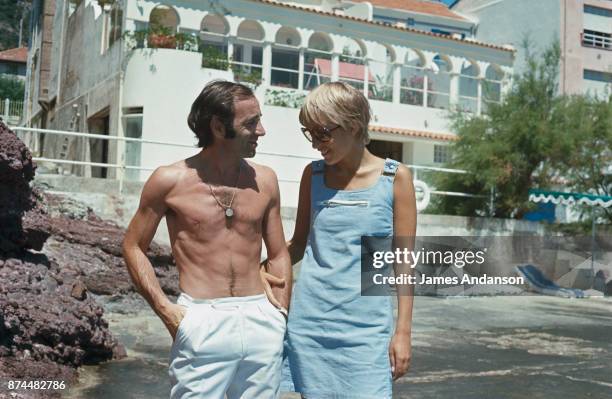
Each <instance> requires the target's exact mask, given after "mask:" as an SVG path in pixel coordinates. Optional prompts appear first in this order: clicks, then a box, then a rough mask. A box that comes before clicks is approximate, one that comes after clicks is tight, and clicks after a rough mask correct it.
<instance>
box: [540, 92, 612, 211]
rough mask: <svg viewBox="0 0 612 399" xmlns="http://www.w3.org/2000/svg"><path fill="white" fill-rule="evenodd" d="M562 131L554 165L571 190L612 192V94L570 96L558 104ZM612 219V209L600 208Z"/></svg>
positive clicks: (600, 193) (553, 167)
mask: <svg viewBox="0 0 612 399" xmlns="http://www.w3.org/2000/svg"><path fill="white" fill-rule="evenodd" d="M557 112H558V113H559V115H561V124H560V129H559V133H560V134H561V135H563V136H564V137H562V139H561V140H559V145H558V146H556V150H557V153H556V154H554V156H553V159H552V163H553V165H552V169H553V170H557V171H558V175H559V176H562V180H563V183H564V185H565V186H566V187H567V188H568V189H569V190H571V191H574V192H580V193H591V194H599V195H606V196H612V95H609V97H608V98H605V97H600V98H598V97H592V96H578V95H575V96H568V97H564V98H563V99H562V101H561V102H560V103H559V105H558V111H557ZM597 213H598V214H599V215H602V216H603V217H604V218H605V219H607V221H608V222H609V223H612V209H610V208H607V209H606V208H600V207H598V208H597Z"/></svg>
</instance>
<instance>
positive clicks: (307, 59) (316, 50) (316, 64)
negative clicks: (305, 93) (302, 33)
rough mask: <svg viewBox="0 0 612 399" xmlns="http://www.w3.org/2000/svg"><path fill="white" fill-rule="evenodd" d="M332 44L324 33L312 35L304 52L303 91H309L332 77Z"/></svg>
mask: <svg viewBox="0 0 612 399" xmlns="http://www.w3.org/2000/svg"><path fill="white" fill-rule="evenodd" d="M332 49H333V43H332V41H331V39H330V38H329V36H328V35H327V34H325V33H320V32H317V33H313V34H312V36H310V39H309V40H308V49H307V50H306V51H304V90H311V89H314V88H315V87H317V86H319V85H320V84H322V83H326V82H330V81H331V77H332V68H331V66H332V63H331V59H332Z"/></svg>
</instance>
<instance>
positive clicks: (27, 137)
mask: <svg viewBox="0 0 612 399" xmlns="http://www.w3.org/2000/svg"><path fill="white" fill-rule="evenodd" d="M11 129H12V130H13V131H14V132H15V133H16V134H17V135H18V137H19V138H20V139H21V140H22V141H23V142H24V143H25V145H26V146H27V147H28V148H29V149H30V151H32V155H33V160H34V161H37V162H49V163H53V164H65V165H77V166H84V167H89V168H91V167H96V168H111V169H116V170H117V171H118V173H117V174H116V177H115V179H116V180H118V181H119V191H120V192H121V191H122V190H123V185H124V180H130V179H126V171H129V170H138V171H152V170H154V169H155V167H149V166H142V165H129V164H127V163H126V156H125V152H126V151H125V148H124V149H123V152H121V149H119V148H118V149H117V154H118V156H117V157H116V158H117V162H116V163H110V162H93V161H91V160H88V159H69V155H70V154H68V153H64V152H61V153H60V154H59V155H60V157H44V156H42V153H43V149H42V148H41V147H42V145H41V142H43V141H44V140H45V139H44V136H47V135H48V136H63V137H64V138H67V137H75V138H84V139H86V140H87V141H86V142H85V144H86V145H87V146H89V145H90V144H91V142H89V140H107V141H109V142H116V143H136V144H155V145H161V146H164V147H174V148H191V149H194V150H195V149H197V148H196V147H195V146H194V145H189V144H180V143H173V142H169V141H161V140H148V139H141V138H133V137H119V136H109V135H105V134H93V133H81V132H69V131H64V130H53V129H38V128H30V127H14V128H11ZM258 154H259V155H262V156H272V157H282V158H293V159H296V158H297V159H303V160H308V161H313V160H316V159H317V158H315V157H310V156H304V155H300V154H287V153H277V152H258ZM406 166H407V167H408V168H409V169H410V170H411V172H412V176H413V178H414V179H415V180H417V179H419V177H422V176H420V175H422V174H423V172H438V173H454V174H465V173H468V172H466V171H465V170H458V169H449V168H442V167H433V166H423V165H410V164H407V165H406ZM56 173H58V174H61V170H60V169H57V171H56ZM278 180H279V181H280V182H285V183H299V182H300V180H299V179H293V178H285V177H282V176H280V177H279V179H278ZM430 193H431V194H434V195H446V196H454V197H486V196H482V195H475V194H470V193H461V192H451V191H438V190H435V189H433V190H431V191H430Z"/></svg>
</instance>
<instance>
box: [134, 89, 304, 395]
mask: <svg viewBox="0 0 612 399" xmlns="http://www.w3.org/2000/svg"><path fill="white" fill-rule="evenodd" d="M188 124H189V127H190V128H191V130H193V131H194V133H195V134H196V136H197V138H198V140H199V143H198V146H199V147H202V148H203V149H202V151H201V152H200V153H199V154H197V155H195V156H193V157H191V158H188V159H185V160H183V161H180V162H177V163H175V164H172V165H169V166H163V167H160V168H158V169H157V170H156V171H155V172H154V173H153V174H152V175H151V177H150V178H149V180H148V181H147V182H146V184H145V186H144V188H143V191H142V196H141V200H140V206H139V208H138V211H137V212H136V215H135V216H134V218H133V219H132V221H131V223H130V225H129V227H128V230H127V233H126V236H125V240H124V242H123V254H124V257H125V261H126V264H127V267H128V270H129V273H130V276H131V277H132V280H133V282H134V284H135V286H136V287H137V289H138V291H139V292H140V294H141V295H142V296H144V298H145V299H146V300H147V301H148V302H149V304H150V305H151V307H152V308H153V310H154V311H155V313H157V315H158V316H159V317H160V318H161V320H162V321H163V323H164V324H165V325H166V327H167V328H168V331H169V332H170V335H171V336H172V338H173V340H174V343H173V345H172V350H171V353H170V369H169V374H170V377H171V380H172V390H171V394H170V395H171V398H205V399H223V398H224V397H225V395H227V398H228V399H234V398H243V399H247V398H258V399H259V398H263V399H265V398H276V397H277V396H278V392H279V384H280V375H281V373H280V366H281V356H282V349H283V337H284V334H285V329H286V317H285V316H286V309H287V308H288V305H289V298H290V296H291V286H290V282H291V281H292V278H291V263H290V258H289V255H288V252H287V248H286V246H285V238H284V235H283V228H282V225H281V218H280V203H279V201H280V199H279V189H278V181H277V179H276V175H275V174H274V172H273V171H272V170H271V169H269V168H267V167H265V166H261V165H257V164H255V163H253V162H247V161H246V160H244V158H250V157H253V156H254V155H255V149H256V148H257V140H258V139H259V138H260V137H262V136H263V135H264V134H265V131H264V128H263V126H262V124H261V111H260V109H259V103H258V101H257V99H256V98H255V96H254V95H253V92H252V91H251V90H250V89H249V88H248V87H246V86H243V85H240V84H237V83H232V82H224V81H215V82H212V83H210V84H208V85H207V86H206V87H205V88H204V90H202V92H201V94H200V95H199V96H198V98H197V99H196V100H195V102H194V103H193V106H192V108H191V113H190V114H189V118H188ZM164 216H165V217H166V222H167V225H168V231H169V233H170V241H171V245H172V254H173V256H174V258H175V260H176V265H177V268H178V272H179V286H180V290H181V292H182V293H181V295H180V296H179V298H178V300H177V303H176V304H174V303H172V302H171V301H170V300H169V299H168V298H167V297H166V295H165V294H164V293H163V291H162V290H161V287H160V285H159V281H158V280H157V278H156V277H155V272H154V270H153V267H152V266H151V263H150V262H149V260H148V259H147V257H146V255H145V252H146V250H147V248H148V246H149V244H150V243H151V240H152V238H153V236H154V234H155V231H156V229H157V226H158V225H159V222H160V220H161V219H162V217H164ZM262 238H263V241H264V242H265V244H266V249H267V253H268V258H269V260H268V267H269V271H270V273H272V274H274V275H276V276H277V277H279V278H280V279H283V280H284V281H285V282H286V283H285V284H284V286H275V289H274V293H273V294H272V293H271V292H270V294H271V295H270V297H271V298H273V297H276V298H277V299H278V302H279V305H280V308H277V307H275V306H273V305H272V304H271V302H270V301H269V300H268V299H267V297H266V295H265V293H264V292H265V289H264V285H265V284H264V281H263V279H262V278H261V277H260V268H259V261H260V256H261V249H262ZM267 288H269V286H268V287H267ZM282 312H284V313H282Z"/></svg>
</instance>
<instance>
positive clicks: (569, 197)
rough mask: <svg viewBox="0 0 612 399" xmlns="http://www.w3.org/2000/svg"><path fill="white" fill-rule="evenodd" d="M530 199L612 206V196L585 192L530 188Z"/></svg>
mask: <svg viewBox="0 0 612 399" xmlns="http://www.w3.org/2000/svg"><path fill="white" fill-rule="evenodd" d="M529 201H532V202H541V203H549V202H552V203H553V204H556V205H559V204H562V205H574V204H581V205H589V206H601V207H604V208H609V207H611V206H612V196H608V195H594V194H584V193H564V192H560V191H546V190H537V189H532V190H529Z"/></svg>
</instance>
